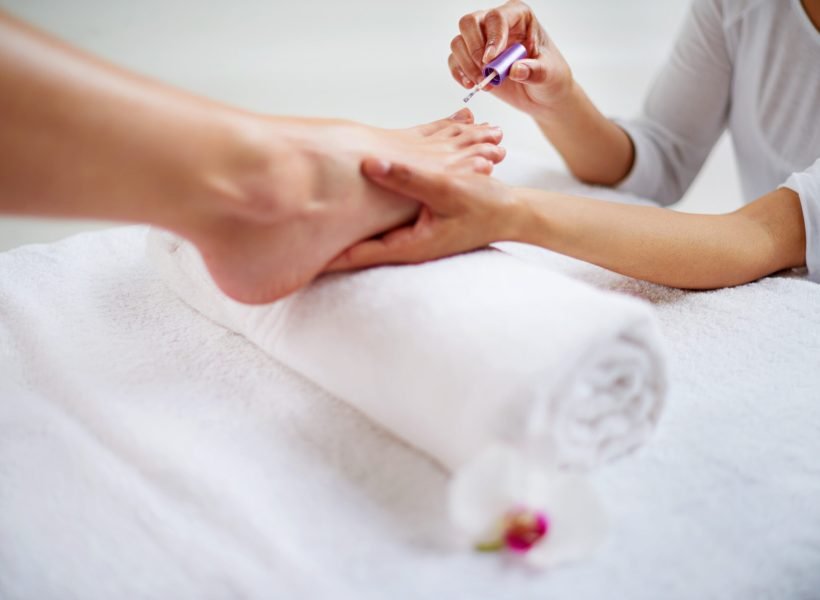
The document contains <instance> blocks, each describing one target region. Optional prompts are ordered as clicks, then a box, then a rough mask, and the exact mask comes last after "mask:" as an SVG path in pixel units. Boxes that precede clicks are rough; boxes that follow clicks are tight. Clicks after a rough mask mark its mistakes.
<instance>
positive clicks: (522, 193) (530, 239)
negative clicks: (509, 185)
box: [508, 188, 558, 248]
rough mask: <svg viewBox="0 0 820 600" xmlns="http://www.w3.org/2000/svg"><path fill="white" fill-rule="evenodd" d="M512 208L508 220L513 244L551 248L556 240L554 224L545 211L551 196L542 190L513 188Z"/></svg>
mask: <svg viewBox="0 0 820 600" xmlns="http://www.w3.org/2000/svg"><path fill="white" fill-rule="evenodd" d="M514 197H515V201H514V202H513V206H514V208H513V209H512V211H511V216H510V219H509V221H510V222H509V227H510V237H509V238H508V239H509V240H510V241H513V242H520V243H523V244H532V245H536V246H542V247H544V248H551V247H552V246H553V242H554V241H556V238H557V233H558V232H557V228H556V224H555V223H554V222H553V220H552V218H551V216H550V211H549V210H545V209H544V206H545V203H548V202H549V201H550V198H551V197H552V194H551V193H550V192H545V191H543V190H534V189H530V188H515V189H514Z"/></svg>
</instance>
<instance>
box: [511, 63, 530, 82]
mask: <svg viewBox="0 0 820 600" xmlns="http://www.w3.org/2000/svg"><path fill="white" fill-rule="evenodd" d="M529 76H530V68H529V67H528V66H527V65H522V64H515V65H513V68H512V70H511V71H510V79H514V80H516V81H525V80H526V79H528V78H529Z"/></svg>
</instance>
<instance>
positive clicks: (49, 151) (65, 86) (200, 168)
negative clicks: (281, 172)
mask: <svg viewBox="0 0 820 600" xmlns="http://www.w3.org/2000/svg"><path fill="white" fill-rule="evenodd" d="M0 89H2V90H3V93H2V94H0V121H1V122H2V130H3V131H2V135H0V189H2V190H3V191H2V195H0V212H7V213H17V214H29V215H40V216H46V215H48V216H64V217H90V218H101V219H111V220H122V221H149V222H153V223H156V224H161V225H165V226H169V227H171V228H178V227H176V225H178V224H179V222H180V221H181V220H182V219H183V218H185V216H186V215H190V214H191V211H190V207H188V206H185V205H184V203H185V202H189V201H190V200H191V199H194V198H199V199H204V198H205V197H206V196H207V195H208V193H209V190H208V189H207V188H208V187H209V186H214V185H217V186H218V182H214V181H213V180H211V181H209V177H211V176H212V175H214V174H216V173H220V172H222V171H224V169H225V166H226V165H225V164H224V163H225V162H226V161H229V160H233V158H232V157H231V156H229V153H227V152H226V148H228V147H229V146H230V143H229V142H231V141H232V140H231V139H230V138H231V136H233V135H234V129H233V123H232V122H231V119H232V118H233V116H232V115H231V112H230V111H228V110H227V109H224V108H223V107H221V106H220V105H217V104H215V103H211V102H209V101H206V100H202V99H199V98H196V97H194V96H190V95H187V94H184V93H182V92H179V91H176V90H174V89H172V88H169V87H167V86H164V85H162V84H159V83H157V82H153V81H150V80H147V79H143V78H140V77H138V76H135V75H133V74H131V73H128V72H125V71H122V70H120V69H117V68H116V67H113V66H112V65H109V64H106V63H104V62H101V61H98V60H96V59H94V58H93V57H90V56H88V55H86V54H84V53H82V52H80V51H78V50H76V49H73V48H71V47H69V46H66V45H63V44H61V43H60V42H58V41H56V40H54V39H51V38H49V37H48V36H45V35H44V34H42V33H40V32H37V31H35V30H33V29H31V28H29V27H28V26H26V25H25V24H22V23H20V22H17V21H15V20H14V19H12V18H10V17H8V16H5V15H3V14H2V13H0Z"/></svg>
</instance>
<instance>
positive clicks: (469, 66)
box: [450, 35, 482, 87]
mask: <svg viewBox="0 0 820 600" xmlns="http://www.w3.org/2000/svg"><path fill="white" fill-rule="evenodd" d="M450 51H451V52H452V53H453V56H454V57H455V59H456V64H457V65H458V67H459V68H460V69H461V70H462V71H463V72H464V74H465V75H467V78H468V79H469V80H470V81H471V82H472V84H473V85H475V84H476V83H478V82H479V81H481V79H482V77H481V69H479V68H478V66H476V64H475V62H474V61H473V59H472V58H470V51H469V50H467V44H466V42H465V41H464V38H463V37H461V36H460V35H459V36H456V37H454V38H453V41H452V42H450ZM471 87H472V86H471Z"/></svg>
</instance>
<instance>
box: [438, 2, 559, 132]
mask: <svg viewBox="0 0 820 600" xmlns="http://www.w3.org/2000/svg"><path fill="white" fill-rule="evenodd" d="M458 27H459V35H457V36H456V37H455V38H453V41H452V42H451V43H450V50H451V53H450V56H449V58H448V64H449V67H450V72H451V74H452V75H453V78H454V79H455V80H456V81H458V82H459V83H460V84H461V85H462V86H463V87H465V88H467V89H471V90H472V91H471V93H470V94H469V95H468V96H467V97H466V98H465V99H464V101H465V102H467V101H469V99H470V98H472V97H473V96H474V95H475V94H476V93H477V92H478V91H480V90H482V89H486V90H487V91H489V92H491V93H492V94H493V95H494V96H496V97H498V98H500V99H502V100H504V101H505V102H507V103H509V104H511V105H513V106H515V107H516V108H518V109H520V110H522V111H524V112H526V113H528V114H530V115H532V116H534V117H538V116H539V114H543V113H545V112H546V111H549V110H550V109H551V108H554V107H556V106H557V105H558V103H560V102H561V101H562V100H563V99H564V98H566V97H567V96H568V95H569V93H570V91H571V90H572V88H573V80H572V72H571V70H570V68H569V65H568V64H567V62H566V61H565V60H564V58H563V56H561V53H560V52H559V51H558V48H556V47H555V45H554V44H553V43H552V40H551V39H550V38H549V36H548V35H547V34H546V32H545V31H544V28H543V27H542V26H541V25H540V23H539V22H538V20H537V19H536V17H535V15H534V14H533V12H532V10H531V9H530V7H529V6H527V5H526V4H524V3H523V2H520V1H519V0H510V1H509V2H507V3H506V4H504V5H502V6H499V7H498V8H494V9H491V10H480V11H476V12H474V13H470V14H468V15H465V16H463V17H462V18H461V19H460V20H459V23H458ZM491 75H492V76H491ZM502 82H504V85H500V84H501V83H502Z"/></svg>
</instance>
